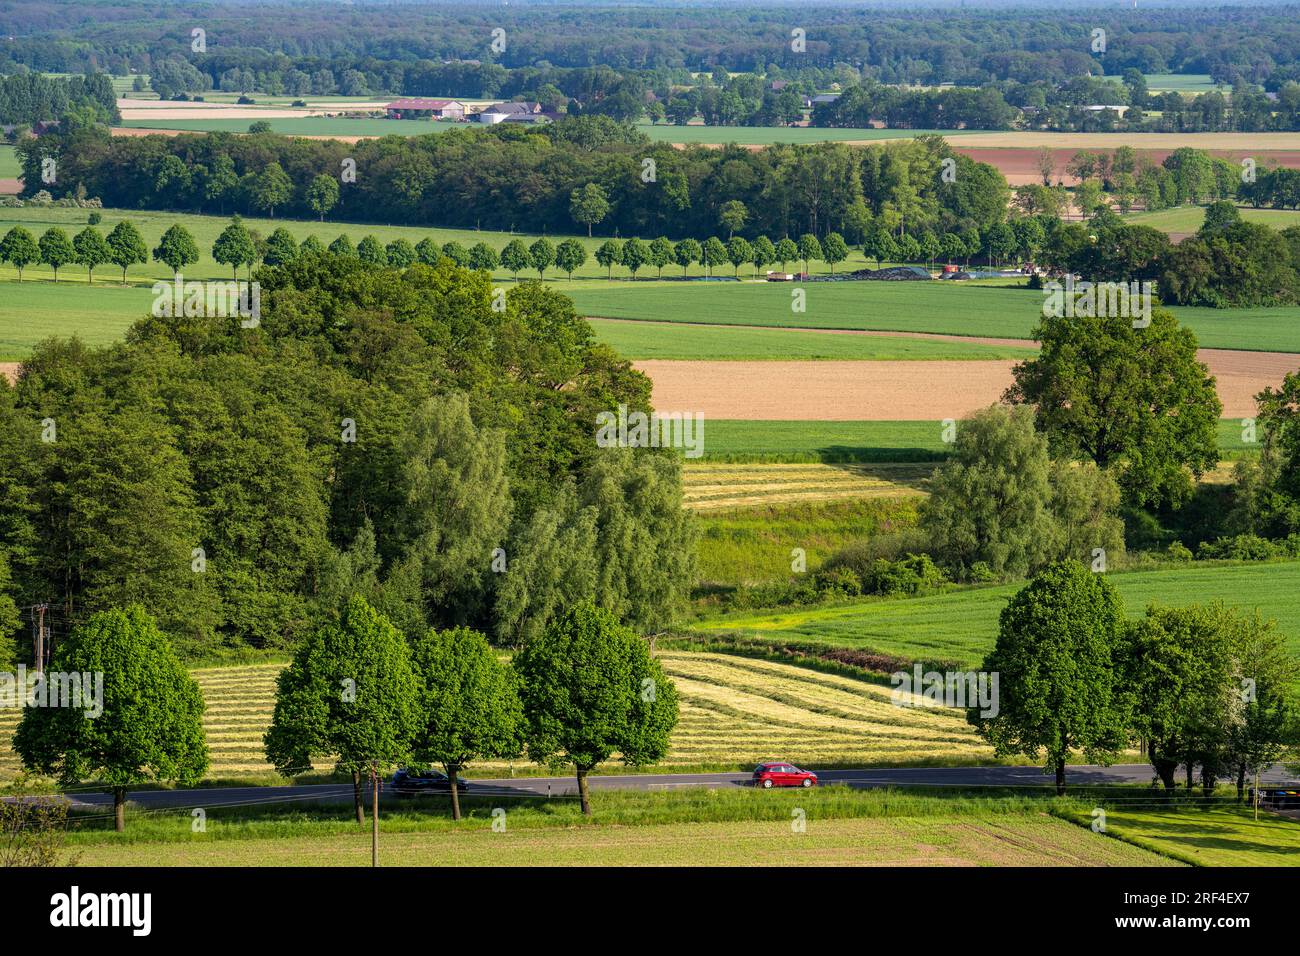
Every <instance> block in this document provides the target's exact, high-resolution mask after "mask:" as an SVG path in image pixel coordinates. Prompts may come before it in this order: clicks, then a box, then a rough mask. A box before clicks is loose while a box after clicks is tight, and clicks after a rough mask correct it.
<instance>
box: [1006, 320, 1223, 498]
mask: <svg viewBox="0 0 1300 956" xmlns="http://www.w3.org/2000/svg"><path fill="white" fill-rule="evenodd" d="M1034 338H1035V339H1037V340H1038V341H1039V343H1040V344H1041V346H1042V348H1041V351H1040V352H1039V355H1038V357H1036V358H1033V359H1030V360H1028V361H1026V362H1022V363H1020V364H1019V365H1017V366H1016V368H1015V370H1014V376H1015V384H1014V385H1012V386H1011V388H1010V389H1008V390H1007V398H1008V400H1010V401H1014V402H1023V403H1026V404H1029V405H1032V406H1034V407H1035V409H1036V411H1037V423H1038V428H1039V429H1040V430H1041V431H1043V432H1044V433H1045V434H1046V435H1047V437H1048V440H1049V442H1050V443H1051V447H1052V450H1053V452H1054V453H1056V454H1060V455H1066V456H1069V457H1074V458H1082V459H1090V460H1092V461H1094V462H1096V463H1097V465H1099V466H1100V467H1102V468H1107V469H1109V468H1112V467H1113V468H1115V469H1116V470H1117V473H1118V475H1119V482H1120V486H1121V487H1122V488H1123V489H1124V492H1125V496H1126V498H1127V499H1128V500H1129V501H1131V502H1133V503H1135V504H1139V505H1159V504H1162V503H1166V502H1167V503H1171V504H1174V505H1177V504H1178V503H1180V502H1182V501H1183V500H1184V499H1185V498H1186V497H1187V496H1188V495H1189V494H1190V493H1191V490H1192V480H1191V479H1192V477H1193V476H1195V477H1197V478H1199V477H1200V476H1201V475H1202V474H1204V473H1205V472H1206V471H1207V470H1209V469H1210V468H1213V467H1214V466H1215V465H1216V464H1217V463H1218V460H1219V447H1218V437H1217V429H1218V419H1219V414H1220V412H1222V410H1223V405H1222V404H1221V403H1220V401H1219V397H1218V395H1217V394H1216V392H1215V390H1214V378H1213V377H1212V376H1211V375H1210V374H1209V372H1208V371H1207V369H1206V367H1205V365H1204V364H1202V363H1201V362H1199V361H1198V360H1197V357H1196V337H1195V336H1194V335H1193V334H1192V333H1191V331H1190V330H1189V329H1186V328H1184V327H1182V326H1180V325H1179V324H1178V322H1177V320H1176V319H1175V318H1174V317H1173V315H1172V314H1171V313H1170V312H1168V311H1167V310H1165V309H1161V308H1155V309H1153V310H1152V312H1151V324H1150V325H1149V326H1146V327H1145V328H1141V327H1139V328H1134V320H1133V318H1132V317H1129V316H1111V317H1103V318H1097V317H1073V318H1071V317H1063V318H1052V317H1046V318H1044V319H1043V321H1042V322H1041V323H1039V325H1038V327H1037V328H1036V329H1035V330H1034Z"/></svg>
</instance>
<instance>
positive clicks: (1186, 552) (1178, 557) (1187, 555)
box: [1165, 541, 1192, 561]
mask: <svg viewBox="0 0 1300 956" xmlns="http://www.w3.org/2000/svg"><path fill="white" fill-rule="evenodd" d="M1165 554H1167V555H1168V556H1169V560H1171V561H1190V560H1192V552H1191V550H1190V549H1189V548H1188V547H1187V545H1185V544H1183V543H1182V542H1181V541H1171V542H1170V543H1169V547H1168V548H1167V549H1165Z"/></svg>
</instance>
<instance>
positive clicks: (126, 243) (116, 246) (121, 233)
mask: <svg viewBox="0 0 1300 956" xmlns="http://www.w3.org/2000/svg"><path fill="white" fill-rule="evenodd" d="M107 241H108V249H109V261H110V262H112V263H113V265H115V266H117V267H118V268H119V269H121V270H122V284H123V285H126V270H127V269H129V268H130V267H131V266H134V265H144V264H145V263H146V262H148V261H149V247H148V246H146V245H145V244H144V236H142V235H140V230H139V229H137V228H136V227H135V224H134V223H132V222H131V220H129V219H123V220H122V221H121V222H119V223H118V224H117V225H116V226H114V227H113V231H112V232H110V233H109V234H108V240H107Z"/></svg>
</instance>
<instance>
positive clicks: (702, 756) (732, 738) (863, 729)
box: [0, 651, 992, 778]
mask: <svg viewBox="0 0 1300 956" xmlns="http://www.w3.org/2000/svg"><path fill="white" fill-rule="evenodd" d="M658 656H659V660H660V661H661V662H662V664H663V666H664V669H665V670H666V671H667V673H668V674H669V676H670V677H672V679H673V680H674V682H675V683H676V685H677V691H678V695H679V697H680V700H681V720H680V722H679V723H678V726H677V728H676V730H675V731H674V732H673V738H672V743H671V746H670V749H669V753H668V756H667V758H666V759H665V760H664V761H663V762H662V763H661V764H660V765H659V766H660V767H663V768H665V769H672V768H681V767H699V766H711V767H719V768H735V769H748V768H750V767H752V766H753V765H754V764H755V763H757V762H758V761H760V760H762V759H765V758H766V759H772V758H779V759H786V760H793V761H795V762H796V763H800V762H802V763H806V764H809V765H811V766H817V767H827V766H834V765H839V766H862V765H866V764H893V763H925V762H943V761H948V760H953V759H957V758H960V759H962V760H964V761H966V762H975V761H980V760H989V759H991V758H992V751H991V749H990V748H989V747H987V746H986V745H984V744H983V743H981V742H980V741H979V740H978V739H977V738H976V737H975V734H974V732H973V731H972V730H971V728H970V727H968V726H967V724H966V722H965V719H964V717H963V714H962V713H961V712H960V711H957V710H933V709H921V708H916V709H912V708H900V707H895V706H894V705H892V704H891V703H890V700H889V688H888V687H883V686H880V685H877V684H873V683H869V682H866V681H860V680H855V679H853V678H850V677H843V676H839V675H835V674H824V673H821V672H819V671H814V670H810V669H808V668H803V667H798V666H795V665H791V664H781V663H774V662H769V661H763V660H754V659H750V658H744V657H736V656H732V655H726V654H704V653H693V652H686V651H664V652H661V653H660V654H659V655H658ZM283 666H284V665H283V664H257V665H247V666H235V667H215V668H202V669H199V670H196V671H193V672H192V673H193V674H194V677H195V679H196V680H197V681H198V682H199V686H200V687H201V688H202V689H203V696H204V699H205V700H206V701H207V713H206V714H205V715H204V719H203V725H204V730H205V732H206V734H207V740H208V749H209V751H210V753H211V758H212V766H211V768H210V769H209V771H208V776H209V777H210V778H227V777H238V776H241V775H252V774H257V775H261V776H265V775H266V774H268V773H271V772H273V768H272V767H271V766H270V765H269V764H268V763H267V762H266V758H265V755H264V754H263V752H262V735H263V734H264V733H265V732H266V729H267V727H268V726H269V724H270V721H271V715H272V711H273V708H274V706H275V678H276V675H277V674H278V673H279V672H280V670H281V668H282V667H283ZM19 716H20V712H19V711H18V710H17V709H6V710H0V741H2V742H3V746H2V747H0V777H3V778H11V777H12V776H13V775H14V774H15V773H17V772H18V771H19V769H20V767H19V761H18V759H17V757H16V755H15V754H14V753H13V752H12V750H11V749H10V746H9V741H10V739H11V737H12V734H13V731H14V728H15V727H16V726H17V724H18V719H19ZM519 764H520V762H519V761H516V766H518V765H519ZM616 766H617V767H621V766H622V765H621V764H613V763H611V764H610V767H611V768H613V767H616ZM506 768H507V764H505V763H504V762H497V763H491V762H485V763H480V764H476V765H475V766H474V767H473V768H472V771H471V772H472V773H473V775H476V776H480V777H484V776H495V775H496V774H498V773H500V774H501V775H503V776H504V775H505V772H506ZM316 769H317V770H319V771H324V772H328V771H329V770H330V769H331V768H330V765H329V763H328V762H324V763H322V764H318V765H317V767H316Z"/></svg>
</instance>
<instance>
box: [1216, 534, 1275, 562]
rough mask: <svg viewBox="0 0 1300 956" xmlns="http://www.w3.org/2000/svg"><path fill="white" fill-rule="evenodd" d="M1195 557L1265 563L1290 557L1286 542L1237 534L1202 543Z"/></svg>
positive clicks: (1253, 535)
mask: <svg viewBox="0 0 1300 956" xmlns="http://www.w3.org/2000/svg"><path fill="white" fill-rule="evenodd" d="M1291 537H1292V538H1294V537H1296V536H1295V535H1292V536H1291ZM1287 540H1288V541H1289V540H1290V539H1287ZM1196 556H1197V557H1198V558H1201V559H1202V560H1204V559H1215V558H1218V559H1220V560H1231V561H1267V560H1268V559H1269V558H1282V557H1290V551H1289V548H1288V545H1287V543H1286V542H1274V541H1270V540H1268V539H1267V538H1261V537H1260V536H1259V535H1256V534H1239V535H1236V536H1234V537H1231V538H1219V539H1218V540H1217V541H1202V542H1201V545H1200V547H1199V548H1197V550H1196Z"/></svg>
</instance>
